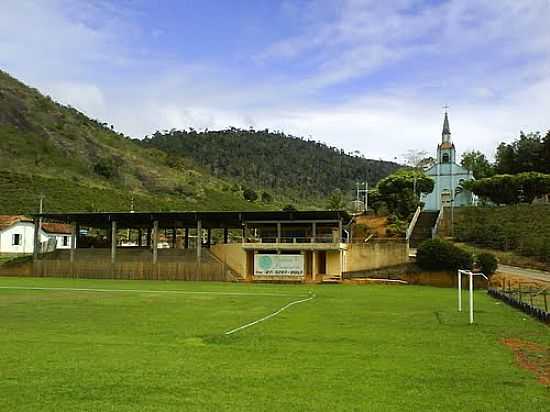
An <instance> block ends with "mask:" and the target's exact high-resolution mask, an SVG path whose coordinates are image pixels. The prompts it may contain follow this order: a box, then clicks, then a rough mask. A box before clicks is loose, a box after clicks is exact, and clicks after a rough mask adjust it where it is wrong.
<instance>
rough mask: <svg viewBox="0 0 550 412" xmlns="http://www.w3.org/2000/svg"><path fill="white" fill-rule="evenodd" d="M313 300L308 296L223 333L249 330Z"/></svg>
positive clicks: (228, 333)
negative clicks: (295, 306) (292, 307)
mask: <svg viewBox="0 0 550 412" xmlns="http://www.w3.org/2000/svg"><path fill="white" fill-rule="evenodd" d="M314 298H315V295H312V296H310V297H309V298H306V299H300V300H295V301H293V302H290V303H287V304H286V305H285V306H283V307H282V308H280V309H278V310H277V311H275V312H273V313H270V314H269V315H267V316H264V317H263V318H261V319H258V320H255V321H254V322H250V323H247V324H246V325H242V326H239V327H238V328H235V329H231V330H228V331H227V332H225V334H226V335H231V334H232V333H235V332H238V331H240V330H243V329H246V328H249V327H250V326H254V325H256V324H258V323H260V322H263V321H264V320H268V319H271V318H272V317H274V316H277V315H278V314H279V313H281V312H283V311H284V310H286V309H288V308H290V307H291V306H294V305H297V304H298V303H303V302H307V301H309V300H313V299H314Z"/></svg>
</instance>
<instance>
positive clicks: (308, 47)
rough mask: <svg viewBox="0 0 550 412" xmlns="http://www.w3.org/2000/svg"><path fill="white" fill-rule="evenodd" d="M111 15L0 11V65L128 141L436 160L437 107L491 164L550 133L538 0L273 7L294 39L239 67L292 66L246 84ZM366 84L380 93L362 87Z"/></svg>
mask: <svg viewBox="0 0 550 412" xmlns="http://www.w3.org/2000/svg"><path fill="white" fill-rule="evenodd" d="M113 4H115V5H116V6H118V3H109V2H95V3H91V4H84V5H83V4H82V3H81V2H72V1H69V0H51V1H49V0H40V1H39V0H34V1H31V0H23V1H15V0H14V1H11V0H7V3H6V2H3V5H2V13H1V14H0V66H1V67H2V68H4V69H6V70H7V71H9V72H10V73H11V74H13V75H14V76H16V77H18V78H21V79H23V80H24V81H26V82H27V83H29V84H30V85H32V86H36V87H38V88H40V89H41V90H43V91H44V92H45V93H49V94H51V95H52V96H53V97H55V98H57V99H58V100H60V101H61V102H64V103H67V104H71V105H73V106H75V107H78V108H80V109H81V110H83V111H85V112H86V113H88V114H90V115H91V116H92V117H95V118H99V119H101V120H102V121H106V122H108V123H113V124H114V125H115V126H116V127H117V128H119V129H120V130H122V131H124V132H125V133H127V134H129V135H132V136H135V137H142V136H144V135H146V134H151V133H153V132H154V131H155V130H163V129H171V128H187V127H194V128H198V129H202V128H209V129H217V128H224V127H227V126H229V125H232V126H236V127H245V128H247V127H249V126H254V127H256V128H258V129H263V128H266V127H267V128H270V129H276V130H283V131H285V132H288V133H291V134H294V135H301V136H306V137H307V136H313V138H315V139H317V140H322V141H324V142H326V143H329V144H331V145H335V146H339V147H343V148H344V149H345V150H346V151H354V150H360V151H361V152H363V153H365V154H366V155H367V156H368V157H374V158H378V157H381V158H385V159H390V160H391V159H393V158H394V157H395V156H399V155H400V154H402V153H404V152H406V151H407V150H408V149H410V148H419V149H424V150H428V151H433V150H434V149H435V146H436V144H437V143H438V141H439V138H440V133H441V123H442V109H441V106H443V104H446V103H448V104H450V105H451V109H450V116H451V128H452V130H453V137H454V140H455V142H456V144H457V147H458V149H459V150H465V149H470V148H477V149H481V150H483V151H485V152H487V153H488V154H492V152H493V151H494V148H495V145H496V143H497V142H499V141H500V140H502V139H503V138H511V137H514V136H516V135H517V134H518V132H519V130H520V129H525V130H537V129H539V130H545V129H548V128H550V122H549V121H548V117H547V113H548V111H549V108H550V97H549V96H550V63H549V62H550V32H549V31H548V30H547V29H546V26H547V21H550V2H548V1H545V0H529V1H528V0H523V1H521V2H517V1H512V0H501V1H498V2H480V1H473V0H460V1H458V0H457V1H449V2H445V3H442V4H441V5H439V6H434V7H430V8H427V7H423V6H421V5H419V4H420V3H419V2H417V1H412V0H411V1H409V0H400V1H398V2H380V1H343V2H342V3H341V4H340V3H338V4H337V3H329V5H327V4H325V3H317V2H313V3H304V4H305V6H304V7H305V9H298V8H296V7H295V3H293V2H291V3H283V4H284V6H283V8H284V13H286V14H287V15H288V18H289V19H292V21H293V22H295V23H296V24H301V25H300V27H302V26H303V32H302V33H301V34H299V35H297V36H292V37H290V38H288V39H284V40H281V41H278V42H276V43H275V44H272V45H264V48H263V51H258V54H257V55H256V56H253V57H251V58H250V61H248V62H247V64H248V66H250V67H253V68H255V69H256V70H257V71H258V72H262V70H264V69H266V68H271V65H272V63H276V64H277V65H279V66H288V67H290V69H289V70H286V71H276V70H274V71H269V70H266V71H265V74H262V75H257V76H253V77H250V78H249V77H248V76H247V73H241V72H235V71H232V70H233V69H231V68H229V67H226V66H225V65H224V64H222V63H220V64H215V63H212V61H214V62H216V59H215V58H213V59H212V61H211V62H210V63H205V62H204V61H194V62H189V61H185V62H184V61H182V60H178V59H174V58H173V56H170V57H169V58H168V57H166V58H165V59H164V58H163V56H162V54H160V55H159V53H161V52H160V51H151V50H148V49H147V48H145V47H141V43H140V41H141V39H142V38H143V37H148V38H150V37H151V36H157V35H161V36H163V38H164V37H165V36H167V32H163V31H162V30H160V29H155V28H150V27H148V28H143V29H142V28H140V27H137V26H136V25H135V24H133V23H132V22H133V17H134V16H135V13H139V11H135V10H128V9H121V8H120V7H115V6H113ZM152 55H154V56H155V58H152V57H151V56H152ZM424 61H425V64H424V65H419V64H418V63H419V62H424ZM296 63H300V64H303V65H304V66H305V69H303V68H302V67H301V68H300V69H301V70H293V67H294V66H293V64H296ZM415 64H416V66H419V68H418V67H417V68H416V70H413V67H414V66H415ZM389 72H393V74H392V76H393V77H391V78H389V77H388V78H386V77H384V76H385V75H386V73H389ZM262 73H263V72H262ZM395 73H399V74H400V75H401V76H402V78H400V77H399V76H396V74H395ZM254 74H257V73H254ZM375 75H377V76H379V77H381V78H382V80H384V82H381V83H380V84H378V83H377V82H376V81H370V82H369V80H371V79H373V78H374V77H373V76H375ZM388 76H389V75H388ZM363 80H367V82H366V83H365V84H363V83H362V81H363ZM354 82H357V83H354ZM327 90H330V92H328V91H327Z"/></svg>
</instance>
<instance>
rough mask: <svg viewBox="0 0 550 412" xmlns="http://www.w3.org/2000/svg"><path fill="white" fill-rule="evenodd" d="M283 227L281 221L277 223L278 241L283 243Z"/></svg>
mask: <svg viewBox="0 0 550 412" xmlns="http://www.w3.org/2000/svg"><path fill="white" fill-rule="evenodd" d="M281 235H282V227H281V222H279V223H277V243H281Z"/></svg>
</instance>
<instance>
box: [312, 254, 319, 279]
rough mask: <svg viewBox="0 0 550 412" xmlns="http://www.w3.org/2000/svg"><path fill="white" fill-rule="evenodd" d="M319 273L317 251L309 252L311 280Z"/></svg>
mask: <svg viewBox="0 0 550 412" xmlns="http://www.w3.org/2000/svg"><path fill="white" fill-rule="evenodd" d="M318 274H319V252H317V251H316V250H314V251H313V252H311V280H316V279H317V275H318Z"/></svg>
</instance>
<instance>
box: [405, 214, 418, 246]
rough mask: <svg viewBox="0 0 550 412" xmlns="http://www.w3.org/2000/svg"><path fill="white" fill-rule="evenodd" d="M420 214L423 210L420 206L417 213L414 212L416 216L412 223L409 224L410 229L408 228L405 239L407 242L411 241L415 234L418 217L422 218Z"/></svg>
mask: <svg viewBox="0 0 550 412" xmlns="http://www.w3.org/2000/svg"><path fill="white" fill-rule="evenodd" d="M420 212H421V208H420V206H418V207H417V208H416V212H414V216H413V217H412V219H411V222H410V223H409V227H408V228H407V232H406V234H405V239H407V240H409V239H410V237H411V235H412V233H413V230H414V227H415V226H416V221H417V220H418V216H420Z"/></svg>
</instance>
